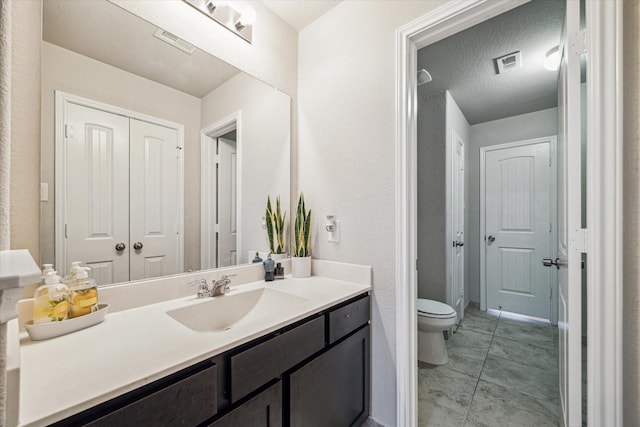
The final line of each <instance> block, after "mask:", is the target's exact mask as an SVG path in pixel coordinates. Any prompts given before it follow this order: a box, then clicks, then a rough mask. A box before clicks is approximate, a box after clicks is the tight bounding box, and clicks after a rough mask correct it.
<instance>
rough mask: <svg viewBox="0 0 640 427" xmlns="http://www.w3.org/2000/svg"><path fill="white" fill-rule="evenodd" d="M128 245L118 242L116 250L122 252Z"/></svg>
mask: <svg viewBox="0 0 640 427" xmlns="http://www.w3.org/2000/svg"><path fill="white" fill-rule="evenodd" d="M126 247H127V245H125V244H124V243H122V242H120V243H116V251H118V252H122V251H124V250H125V249H126Z"/></svg>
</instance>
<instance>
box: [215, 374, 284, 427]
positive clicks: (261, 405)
mask: <svg viewBox="0 0 640 427" xmlns="http://www.w3.org/2000/svg"><path fill="white" fill-rule="evenodd" d="M209 426H210V427H239V426H251V427H281V426H282V382H280V381H278V382H277V383H276V384H274V385H272V386H271V387H269V388H268V389H266V390H265V391H263V392H262V393H260V394H259V395H257V396H256V397H253V398H251V399H249V400H248V401H247V402H246V403H244V404H242V405H240V406H238V407H237V408H235V409H234V410H233V411H231V412H229V413H228V414H226V415H224V416H223V417H222V418H220V419H218V420H216V421H214V422H213V423H211V424H209Z"/></svg>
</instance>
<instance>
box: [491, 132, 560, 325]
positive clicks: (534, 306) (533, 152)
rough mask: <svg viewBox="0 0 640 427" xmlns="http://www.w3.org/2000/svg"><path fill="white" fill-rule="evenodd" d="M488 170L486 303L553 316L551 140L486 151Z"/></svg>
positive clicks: (528, 313) (498, 307)
mask: <svg viewBox="0 0 640 427" xmlns="http://www.w3.org/2000/svg"><path fill="white" fill-rule="evenodd" d="M484 170H485V196H484V197H485V202H484V209H485V231H486V234H487V236H486V237H485V242H484V243H485V245H486V269H485V271H486V284H487V308H491V309H501V310H505V311H510V312H514V313H519V314H524V315H528V316H534V317H539V318H543V319H549V317H550V314H551V272H550V270H549V269H547V268H545V267H544V266H543V265H542V263H541V260H542V258H544V257H545V256H547V255H546V254H548V253H549V252H550V251H551V247H552V241H551V238H552V221H551V197H552V192H551V188H550V184H551V179H550V177H551V175H552V167H551V157H550V142H549V141H548V140H547V141H545V142H539V143H535V144H527V145H518V146H515V147H508V148H502V149H494V150H490V151H487V153H486V155H485V165H484Z"/></svg>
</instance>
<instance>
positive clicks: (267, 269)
mask: <svg viewBox="0 0 640 427" xmlns="http://www.w3.org/2000/svg"><path fill="white" fill-rule="evenodd" d="M263 264H264V281H265V282H272V281H273V279H274V270H275V269H276V262H275V261H274V260H272V259H271V254H269V255H267V259H265V260H264V262H263Z"/></svg>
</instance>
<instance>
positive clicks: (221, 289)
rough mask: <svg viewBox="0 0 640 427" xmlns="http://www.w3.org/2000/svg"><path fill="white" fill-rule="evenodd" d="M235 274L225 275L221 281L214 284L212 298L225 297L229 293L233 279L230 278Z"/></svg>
mask: <svg viewBox="0 0 640 427" xmlns="http://www.w3.org/2000/svg"><path fill="white" fill-rule="evenodd" d="M233 276H235V274H229V275H227V274H223V275H222V277H221V278H220V279H219V280H216V281H215V282H213V289H211V296H212V297H217V296H220V295H224V294H225V293H227V292H228V291H229V284H231V279H230V278H229V277H233Z"/></svg>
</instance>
